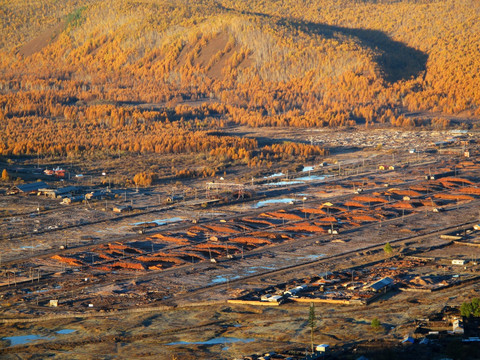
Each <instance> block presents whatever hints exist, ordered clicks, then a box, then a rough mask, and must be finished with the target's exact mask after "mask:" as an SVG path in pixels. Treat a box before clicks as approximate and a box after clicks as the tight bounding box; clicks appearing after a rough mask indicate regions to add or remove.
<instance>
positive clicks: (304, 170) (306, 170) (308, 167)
mask: <svg viewBox="0 0 480 360" xmlns="http://www.w3.org/2000/svg"><path fill="white" fill-rule="evenodd" d="M314 168H315V166H305V167H304V168H303V170H302V171H303V172H308V171H312V170H313V169H314Z"/></svg>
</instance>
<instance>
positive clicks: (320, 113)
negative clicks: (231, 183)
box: [0, 0, 480, 161]
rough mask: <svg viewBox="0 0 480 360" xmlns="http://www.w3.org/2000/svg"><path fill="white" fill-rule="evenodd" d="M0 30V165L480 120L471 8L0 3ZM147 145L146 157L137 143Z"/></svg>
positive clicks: (389, 1)
mask: <svg viewBox="0 0 480 360" xmlns="http://www.w3.org/2000/svg"><path fill="white" fill-rule="evenodd" d="M0 18H1V20H2V21H0V26H1V31H2V34H5V35H6V36H3V37H2V39H1V40H0V74H1V76H0V94H1V95H0V129H1V132H0V133H1V134H2V135H0V148H1V149H2V152H3V153H4V154H5V155H8V154H34V153H38V152H41V153H48V152H52V153H59V154H66V153H67V152H69V151H77V152H78V151H84V150H85V149H86V148H89V146H91V143H92V140H91V138H92V137H93V138H94V139H93V143H97V145H96V146H97V149H102V147H104V150H106V149H109V150H111V151H116V150H125V151H133V149H136V150H137V151H141V149H142V148H145V151H147V149H150V151H151V150H153V151H154V152H159V151H160V150H159V151H156V150H155V146H154V144H153V143H154V142H155V137H156V136H157V135H158V136H160V134H163V133H164V130H165V128H170V127H173V128H177V127H178V128H182V129H184V131H186V132H192V131H200V130H201V129H202V130H205V131H206V130H209V129H212V128H217V127H218V126H225V125H226V124H228V123H238V124H247V125H250V126H295V127H323V126H332V127H336V126H346V125H347V126H351V125H355V124H365V126H369V125H370V124H374V123H379V124H382V123H387V124H391V125H393V126H403V127H412V126H435V127H444V126H447V125H448V120H445V119H444V118H443V117H442V116H441V114H454V115H461V116H462V117H465V118H475V117H478V116H479V115H480V108H479V104H480V91H478V89H479V88H480V79H479V77H478V73H479V70H480V59H479V57H478V54H479V53H480V24H479V22H478V21H477V20H478V18H480V4H479V3H478V2H477V1H473V0H472V1H457V0H442V1H433V2H432V1H421V0H418V1H414V0H400V1H393V0H378V1H366V0H365V1H360V0H341V1H334V0H325V1H302V2H299V1H292V0H282V1H273V0H272V1H268V2H256V1H250V0H248V1H242V2H238V1H230V0H223V1H210V0H203V1H198V2H194V3H193V2H187V1H167V0H142V1H129V0H121V1H113V0H110V1H97V0H75V1H73V0H72V1H64V2H61V4H58V3H57V2H56V1H54V0H48V1H42V2H38V1H33V0H19V1H15V2H11V1H6V0H3V1H1V2H0ZM198 101H200V103H202V102H205V103H206V105H204V106H203V107H202V108H197V107H193V108H189V107H188V104H191V103H192V102H198ZM145 104H151V105H148V106H146V105H145ZM178 104H184V105H182V106H180V107H178V106H177V105H178ZM406 111H411V112H413V111H420V112H434V113H436V114H440V117H438V118H432V117H405V116H403V115H402V113H403V112H406ZM212 114H216V116H215V117H212ZM186 119H190V123H186V122H185V120H186ZM192 121H193V123H192ZM39 124H40V125H39ZM192 124H193V125H194V126H193V127H192ZM125 125H130V128H128V127H125ZM39 126H40V127H41V128H43V129H44V131H40V132H39V131H37V130H38V129H39ZM33 129H34V130H35V131H34V132H33ZM72 129H75V130H74V132H75V133H77V134H79V136H78V138H77V144H74V145H72V146H71V148H70V149H67V148H66V147H65V146H62V145H61V144H63V143H68V142H69V137H68V136H70V135H68V136H67V135H65V136H66V137H65V138H63V139H62V136H63V134H67V133H70V132H71V131H72ZM94 129H96V131H95V132H94V134H95V135H92V130H94ZM115 129H116V130H115ZM128 129H130V130H128ZM154 129H156V130H154ZM117 130H118V132H119V133H122V134H123V135H121V136H120V135H119V136H120V137H119V140H118V141H115V138H116V136H114V137H113V138H112V137H111V138H110V139H109V141H108V142H107V143H108V145H106V144H105V143H106V142H105V141H103V140H102V139H104V138H105V137H108V136H109V134H110V133H116V131H117ZM128 131H131V133H129V132H128ZM175 131H176V130H175ZM145 132H147V133H149V134H151V136H152V140H149V141H151V142H152V144H150V145H148V146H146V145H145V144H142V141H140V140H139V139H138V138H136V137H135V136H141V134H142V133H145ZM59 134H60V135H59ZM85 134H88V136H86V137H85V136H83V135H85ZM133 134H137V135H133ZM156 134H157V135H156ZM204 135H205V136H210V135H208V134H206V133H204ZM59 136H60V138H59ZM122 137H123V138H122ZM83 138H85V139H87V138H88V139H90V140H82V139H83ZM120 139H121V140H122V141H120ZM124 142H126V143H128V145H126V144H124ZM137 143H138V145H137ZM213 143H218V141H213ZM102 144H103V145H102ZM52 146H53V147H54V146H57V147H58V148H57V149H56V150H52V149H51V148H52ZM15 147H16V148H15ZM208 149H209V150H214V149H216V147H215V146H213V147H209V148H208ZM160 152H161V151H160ZM247 161H248V160H247Z"/></svg>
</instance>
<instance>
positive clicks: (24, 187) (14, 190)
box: [7, 181, 48, 195]
mask: <svg viewBox="0 0 480 360" xmlns="http://www.w3.org/2000/svg"><path fill="white" fill-rule="evenodd" d="M46 188H48V185H47V184H46V183H44V182H43V181H37V182H34V183H29V184H21V185H15V186H12V187H11V188H10V189H9V190H8V192H7V195H15V194H20V193H23V194H29V193H35V192H37V191H38V190H39V189H46Z"/></svg>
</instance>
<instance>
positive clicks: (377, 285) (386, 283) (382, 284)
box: [365, 277, 394, 292]
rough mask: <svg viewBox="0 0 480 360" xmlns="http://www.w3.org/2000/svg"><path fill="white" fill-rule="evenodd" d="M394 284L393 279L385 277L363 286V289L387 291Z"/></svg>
mask: <svg viewBox="0 0 480 360" xmlns="http://www.w3.org/2000/svg"><path fill="white" fill-rule="evenodd" d="M393 284H394V281H393V279H391V278H389V277H385V278H383V279H381V280H378V281H375V282H374V283H373V284H370V285H367V286H365V289H368V290H373V291H374V292H380V291H387V290H388V289H390V288H391V287H392V286H393Z"/></svg>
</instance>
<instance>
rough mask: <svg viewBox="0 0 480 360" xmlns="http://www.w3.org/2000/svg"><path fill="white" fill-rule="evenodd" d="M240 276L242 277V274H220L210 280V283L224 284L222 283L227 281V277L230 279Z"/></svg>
mask: <svg viewBox="0 0 480 360" xmlns="http://www.w3.org/2000/svg"><path fill="white" fill-rule="evenodd" d="M238 278H240V275H232V276H225V275H218V276H215V277H214V278H213V279H212V280H211V281H210V284H222V283H226V282H227V279H228V280H229V281H230V280H235V279H238Z"/></svg>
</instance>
